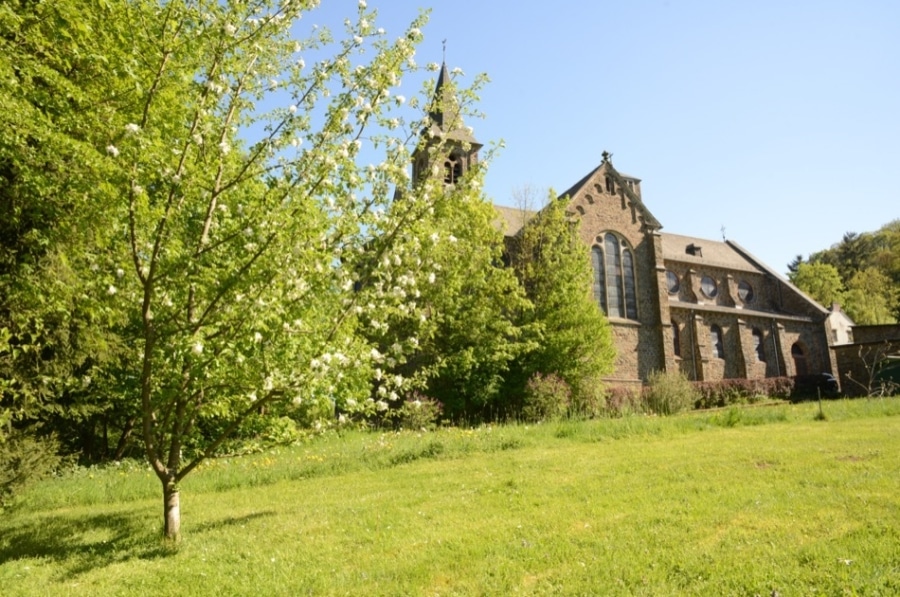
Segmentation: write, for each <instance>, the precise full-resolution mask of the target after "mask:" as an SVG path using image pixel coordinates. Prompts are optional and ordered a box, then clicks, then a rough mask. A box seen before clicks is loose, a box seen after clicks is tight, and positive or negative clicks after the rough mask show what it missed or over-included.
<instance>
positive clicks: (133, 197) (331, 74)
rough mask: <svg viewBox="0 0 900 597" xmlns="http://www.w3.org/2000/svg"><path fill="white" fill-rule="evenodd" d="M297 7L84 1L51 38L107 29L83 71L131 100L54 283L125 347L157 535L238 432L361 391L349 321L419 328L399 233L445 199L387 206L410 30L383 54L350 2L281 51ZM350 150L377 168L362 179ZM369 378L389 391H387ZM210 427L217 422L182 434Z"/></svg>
mask: <svg viewBox="0 0 900 597" xmlns="http://www.w3.org/2000/svg"><path fill="white" fill-rule="evenodd" d="M27 4H28V6H29V7H30V6H32V5H31V3H27ZM62 4H64V3H60V5H62ZM24 5H25V4H23V6H24ZM316 5H318V1H317V0H306V1H288V2H284V1H276V0H260V1H257V2H252V3H246V2H240V1H237V0H235V1H233V2H232V1H228V2H217V1H211V0H176V1H172V2H165V3H160V2H155V1H153V0H146V1H141V0H138V1H125V0H120V1H116V2H109V3H93V2H91V3H84V5H80V6H79V7H78V8H79V12H77V13H73V14H70V15H68V17H70V18H66V19H60V20H59V21H58V22H56V23H54V24H53V26H52V27H50V30H51V32H52V36H55V38H59V39H67V38H68V37H70V36H73V35H75V33H73V31H74V32H77V31H80V30H81V28H83V27H84V26H85V23H94V22H96V23H98V24H99V23H100V22H104V21H108V22H109V23H110V30H111V31H114V32H115V35H114V37H115V41H116V44H113V47H112V49H110V50H109V51H108V52H106V51H105V50H104V48H105V46H103V47H101V48H100V49H98V50H97V51H98V52H100V53H99V54H97V55H95V56H92V59H93V60H95V61H101V62H103V68H104V69H105V71H106V72H110V73H113V74H114V77H115V78H116V80H117V81H118V82H117V83H116V84H115V85H111V86H110V87H109V92H110V93H112V94H113V95H114V96H115V94H116V92H117V90H122V92H123V94H124V95H125V96H127V97H128V98H129V101H130V104H128V105H127V106H124V107H120V106H119V105H118V104H116V103H115V102H113V103H112V104H111V105H110V106H109V107H108V109H107V110H106V111H105V112H104V114H103V115H102V118H98V121H97V123H93V124H92V125H91V126H89V127H88V128H89V130H90V132H91V134H90V135H89V138H88V139H87V140H86V141H85V144H86V146H87V147H89V148H90V150H91V151H90V152H89V155H90V157H91V159H93V160H94V161H95V162H97V163H98V164H99V167H100V168H101V169H102V171H103V176H102V177H100V176H95V177H92V178H90V179H89V182H88V183H86V184H85V185H84V187H83V189H82V190H83V196H84V198H85V200H86V205H87V206H91V201H93V200H99V203H100V204H101V205H102V206H103V209H94V210H92V211H88V210H85V213H86V214H87V217H91V218H95V219H94V222H95V225H96V226H99V227H100V228H99V230H100V231H101V232H102V233H101V234H98V235H95V236H94V238H91V239H90V242H89V243H87V245H86V248H84V250H83V251H82V253H83V255H84V256H85V257H84V260H85V265H86V267H84V268H77V269H75V270H73V275H75V276H81V278H82V279H83V280H85V282H84V283H82V284H80V285H79V286H78V289H79V291H80V292H81V293H82V294H85V295H87V296H89V297H90V301H91V304H92V305H94V304H96V305H100V306H101V307H103V308H104V309H108V313H109V315H108V316H105V318H101V319H99V320H98V321H97V323H98V328H99V329H102V330H105V331H108V332H109V334H110V335H111V336H112V337H121V338H123V339H124V340H125V341H124V342H122V346H121V347H120V350H121V351H123V354H122V357H121V358H117V359H115V360H114V361H112V362H113V363H114V366H109V367H105V368H104V369H103V373H104V375H105V376H106V377H108V379H109V383H108V384H107V387H108V388H110V389H111V390H112V391H113V394H114V395H115V396H118V397H120V399H121V400H122V402H124V403H125V404H128V405H131V406H132V407H133V408H134V412H135V413H136V415H137V421H138V428H139V429H140V436H141V438H142V442H143V446H144V451H145V454H146V457H147V460H148V462H149V464H150V466H151V468H152V470H153V471H154V472H155V474H156V476H157V478H158V479H159V481H160V484H161V488H162V494H163V514H164V532H165V535H166V536H167V537H169V538H171V539H174V538H177V537H178V536H179V533H180V524H181V518H180V490H179V486H180V483H181V481H183V480H184V478H185V477H186V476H187V475H189V474H190V473H191V471H193V470H194V469H195V468H196V467H197V466H198V465H199V464H200V462H202V461H203V459H205V458H207V457H209V456H210V455H213V454H215V452H216V450H217V449H218V448H219V446H221V445H222V443H223V442H224V441H225V440H226V439H227V438H228V437H229V436H230V434H232V433H233V432H234V431H235V430H236V429H237V428H238V427H239V426H240V425H241V423H242V421H243V420H245V419H246V418H247V417H249V416H251V415H252V414H253V413H257V412H259V411H261V410H263V409H266V408H268V407H269V406H270V405H274V404H276V403H285V402H289V401H298V400H303V399H306V398H308V397H312V396H319V397H321V396H325V397H328V398H332V399H333V398H334V397H336V396H339V395H341V393H342V392H344V391H345V390H346V388H347V387H357V388H358V387H363V386H365V385H366V384H367V383H368V379H367V376H368V375H369V374H371V373H373V372H374V371H375V369H376V368H377V367H376V365H377V362H376V361H377V359H376V357H375V356H374V352H373V351H371V347H370V346H368V345H367V343H366V342H365V341H364V340H363V339H362V338H361V337H360V336H359V335H358V334H356V328H357V326H358V325H359V323H360V322H372V321H374V320H377V319H378V318H380V317H382V315H383V314H386V313H390V312H392V311H395V310H401V309H405V310H406V311H407V312H410V313H415V314H417V315H424V311H422V308H421V307H420V306H419V305H418V304H417V302H416V300H415V299H416V297H415V293H414V292H411V290H412V289H413V288H414V287H415V286H418V285H421V284H424V283H427V281H426V280H425V279H421V278H422V276H427V273H426V272H424V271H420V269H418V268H417V267H416V266H415V265H414V264H415V262H416V257H417V255H416V252H415V243H414V242H413V241H411V240H408V238H407V237H408V235H407V234H406V232H405V231H407V230H408V229H411V227H412V226H413V224H414V223H415V222H416V221H417V220H418V219H420V218H421V217H422V216H423V214H427V213H429V212H430V211H431V210H434V209H435V208H438V207H439V206H440V204H441V202H442V201H444V200H445V195H444V194H442V193H437V192H433V191H434V189H433V188H431V187H430V186H428V185H425V186H422V187H417V188H416V189H414V190H413V191H410V192H408V193H406V194H405V195H404V196H403V200H402V201H394V200H393V199H394V189H395V188H397V187H401V186H402V187H406V186H407V185H408V182H409V173H408V169H407V165H408V164H409V161H410V154H411V147H412V146H413V145H414V144H415V142H416V141H417V134H416V133H417V132H418V131H419V130H420V129H421V126H422V123H421V122H420V121H416V122H410V123H408V124H407V123H406V121H405V119H404V117H403V112H402V110H404V109H405V108H404V107H403V104H404V102H405V99H404V98H403V96H400V95H395V94H394V90H395V88H396V86H397V85H399V84H400V81H401V78H402V77H403V75H404V74H406V73H408V72H409V71H410V70H414V69H417V68H418V67H417V66H416V65H415V62H414V59H413V56H414V53H415V47H416V45H417V44H418V43H419V42H420V41H421V39H422V33H421V31H420V27H422V26H423V25H424V23H425V21H426V15H424V14H423V15H420V16H419V18H417V19H416V20H414V21H413V22H412V24H411V25H410V27H409V28H408V29H407V30H406V31H405V32H404V33H403V34H402V35H401V36H400V37H399V38H397V39H395V40H394V41H389V40H388V39H387V37H386V35H385V33H384V31H383V30H381V29H378V28H376V26H375V16H376V15H375V13H374V11H371V10H369V9H368V8H367V6H366V3H365V1H363V0H360V2H359V8H358V12H357V14H356V17H355V19H351V20H349V21H348V22H347V25H346V32H345V33H346V34H345V36H344V37H343V38H342V39H340V40H338V41H334V39H333V38H332V37H331V34H330V32H328V31H327V30H324V29H313V30H312V33H311V34H310V36H309V37H306V38H303V39H296V33H297V31H298V30H299V27H300V23H299V21H300V17H301V16H302V14H303V13H304V12H305V11H307V10H309V9H311V8H313V7H314V6H316ZM4 14H5V13H4ZM48 45H49V44H48ZM117 48H118V49H117ZM122 48H124V49H125V50H122ZM35 55H36V56H37V62H36V64H37V65H38V66H41V64H42V63H41V57H40V52H35ZM317 56H318V57H320V58H318V59H316V60H314V58H315V57H317ZM307 59H308V60H309V61H310V64H308V65H307V64H306V62H305V61H306V60H307ZM76 87H77V85H76ZM463 96H464V97H465V98H469V97H471V94H469V93H464V94H463ZM92 99H94V100H95V101H98V102H99V103H102V96H98V97H94V98H92ZM263 102H267V103H268V105H269V106H272V105H275V106H276V107H274V108H272V109H270V110H268V111H265V110H264V109H263ZM411 103H412V102H411ZM120 108H121V109H120ZM72 111H73V107H72V106H63V107H62V108H61V112H62V113H63V114H64V115H70V114H71V113H72ZM94 125H95V126H94ZM49 128H51V129H52V127H49ZM407 130H411V131H415V132H416V133H413V134H409V133H402V131H407ZM398 132H400V133H401V134H400V135H398V134H397V133H398ZM76 134H77V133H76V131H68V134H67V136H65V137H64V138H63V142H65V141H67V140H68V139H69V138H70V137H74V136H76ZM247 136H250V137H251V138H252V141H251V142H249V143H248V142H245V141H244V139H245V138H247ZM10 146H11V147H13V150H12V152H13V153H16V152H25V151H27V144H22V143H19V144H18V145H16V141H15V140H13V141H11V142H10ZM438 149H440V147H438ZM364 153H366V154H370V155H377V154H379V153H380V154H382V155H383V156H384V157H383V159H382V160H381V161H380V163H377V164H373V165H370V166H362V165H360V164H358V163H357V162H358V161H361V156H362V155H363V154H364ZM463 184H465V182H464V181H461V182H460V185H463ZM462 191H463V189H462V188H461V189H460V192H462ZM87 228H89V229H93V227H90V226H88V227H87ZM420 311H422V312H421V313H420ZM410 343H412V340H411V341H410ZM81 383H84V382H81ZM385 383H386V384H387V388H388V389H389V390H390V391H401V390H402V389H403V385H404V380H403V379H402V377H400V376H396V377H394V378H391V379H390V380H385ZM126 416H127V413H126ZM209 417H215V418H216V420H217V421H219V425H218V426H216V428H215V431H214V433H212V434H211V435H210V434H201V433H200V432H199V427H200V425H201V423H202V422H203V421H204V419H205V418H209Z"/></svg>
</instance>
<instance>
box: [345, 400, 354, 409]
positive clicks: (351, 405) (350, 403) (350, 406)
mask: <svg viewBox="0 0 900 597" xmlns="http://www.w3.org/2000/svg"><path fill="white" fill-rule="evenodd" d="M346 405H347V408H353V407H355V406H356V400H354V399H353V398H347V402H346Z"/></svg>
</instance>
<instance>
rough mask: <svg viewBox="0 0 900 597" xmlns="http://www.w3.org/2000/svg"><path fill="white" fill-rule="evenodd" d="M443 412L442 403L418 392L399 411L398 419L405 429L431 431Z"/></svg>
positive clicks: (397, 413)
mask: <svg viewBox="0 0 900 597" xmlns="http://www.w3.org/2000/svg"><path fill="white" fill-rule="evenodd" d="M443 410H444V407H443V405H442V404H441V403H440V402H438V401H437V400H435V399H433V398H429V397H427V396H423V395H421V394H419V393H418V392H416V393H414V394H413V395H412V396H410V397H409V398H408V399H407V400H406V402H404V403H403V406H401V407H400V408H399V409H398V410H397V412H396V417H397V420H398V422H399V425H400V427H402V428H403V429H426V430H430V429H434V426H435V425H436V424H437V422H438V419H440V417H441V413H442V412H443Z"/></svg>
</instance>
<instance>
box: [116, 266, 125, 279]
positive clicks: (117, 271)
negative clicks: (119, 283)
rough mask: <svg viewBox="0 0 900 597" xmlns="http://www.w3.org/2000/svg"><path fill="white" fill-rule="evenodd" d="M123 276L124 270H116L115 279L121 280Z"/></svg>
mask: <svg viewBox="0 0 900 597" xmlns="http://www.w3.org/2000/svg"><path fill="white" fill-rule="evenodd" d="M124 275H125V270H123V269H122V268H121V267H120V268H118V269H117V270H116V277H117V278H121V277H122V276H124Z"/></svg>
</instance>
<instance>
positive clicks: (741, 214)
mask: <svg viewBox="0 0 900 597" xmlns="http://www.w3.org/2000/svg"><path fill="white" fill-rule="evenodd" d="M423 1H427V0H423ZM356 4H357V0H323V3H322V7H321V9H320V10H319V11H318V12H316V13H313V14H311V15H308V17H307V18H306V19H304V21H306V22H307V23H309V21H313V22H317V19H318V20H321V21H323V22H328V18H329V17H333V16H335V15H340V16H353V15H354V14H355V11H356ZM368 6H369V8H376V9H378V11H379V18H378V20H377V25H378V26H380V27H384V28H385V29H386V30H387V32H388V34H389V36H390V37H394V36H397V35H400V34H401V33H402V32H403V30H404V29H405V27H406V25H407V24H408V23H409V21H410V20H411V19H412V18H413V17H414V16H415V15H416V14H417V12H418V9H419V8H420V7H423V8H428V7H429V6H428V5H427V4H424V3H423V2H420V1H418V0H415V1H413V0H368ZM430 8H431V9H432V12H431V18H430V22H429V24H428V26H427V27H426V28H424V29H423V32H424V34H425V41H424V43H423V44H422V45H421V46H420V49H419V52H418V54H417V60H418V61H419V63H420V64H425V63H426V62H432V61H434V62H440V61H441V57H442V49H441V48H442V40H444V39H446V40H447V53H446V62H447V65H448V67H450V68H454V67H460V68H461V69H463V71H464V72H465V73H466V78H464V79H462V81H461V83H462V84H466V83H467V82H471V78H472V76H473V75H474V74H476V73H477V72H486V73H487V74H488V75H489V76H490V78H491V83H490V84H489V85H488V87H487V88H486V89H485V90H484V91H483V93H482V95H481V97H482V101H481V104H480V106H479V107H480V109H481V110H482V111H483V112H484V113H485V114H486V118H485V119H484V120H479V121H469V122H467V124H469V125H471V126H473V127H474V128H475V136H476V137H477V138H478V140H479V141H481V142H482V143H490V142H497V141H500V140H502V141H503V142H504V143H505V149H503V150H502V151H501V152H500V154H499V156H498V157H497V159H496V160H495V161H494V163H493V164H492V165H491V168H490V170H489V172H488V175H487V180H486V187H485V188H486V192H487V193H488V195H489V197H490V198H491V199H492V200H493V201H494V202H495V203H499V204H504V205H513V204H514V202H513V199H512V195H513V193H514V191H515V190H516V189H517V188H521V187H523V186H531V187H536V188H538V189H546V188H551V187H552V188H553V189H555V190H556V191H563V190H565V189H567V188H568V187H569V186H571V185H572V184H573V183H575V182H576V181H577V180H579V179H580V178H581V177H582V176H584V175H585V174H587V173H588V172H589V171H590V170H592V169H593V168H594V167H595V166H597V165H598V164H599V163H600V161H601V153H602V152H603V151H604V150H608V151H610V152H612V153H613V154H614V155H613V159H612V161H613V164H614V165H615V166H616V168H617V169H618V170H619V171H621V172H624V173H627V174H629V175H632V176H636V177H638V178H640V179H642V183H641V187H642V193H643V200H644V203H645V204H646V206H647V207H648V208H649V210H650V211H651V212H652V213H653V214H654V215H655V216H656V218H657V219H658V220H659V221H660V222H661V223H662V224H663V230H664V231H667V232H673V233H677V234H685V235H690V236H698V237H701V238H709V239H715V240H721V238H722V227H723V226H724V228H725V236H726V237H727V238H728V239H729V240H734V241H736V242H738V243H739V244H741V245H742V246H743V247H744V248H746V249H747V250H749V251H750V252H751V253H752V254H754V255H756V256H757V257H758V258H760V259H761V260H762V261H764V262H765V263H767V264H768V265H769V266H771V267H772V268H774V269H775V270H776V271H778V272H781V273H783V272H785V271H786V269H787V268H786V264H787V263H788V262H789V261H790V260H791V259H792V258H793V257H794V256H795V255H797V254H802V255H803V256H804V257H806V256H808V255H809V254H810V253H812V252H815V251H818V250H821V249H825V248H827V247H829V246H830V245H832V244H834V243H836V242H838V241H840V239H841V237H842V236H843V234H844V233H845V232H849V231H852V232H867V231H874V230H877V229H878V228H880V227H881V226H882V225H884V224H886V223H887V222H889V221H891V220H894V219H897V218H900V190H898V188H900V183H898V181H897V173H898V172H900V114H898V110H900V1H897V0H858V1H856V2H847V1H846V0H844V1H840V2H838V1H834V0H755V1H753V2H750V1H737V0H703V1H701V0H627V1H626V0H619V1H616V2H613V1H609V0H593V1H589V0H555V1H553V2H547V1H542V2H538V1H527V0H526V1H519V2H512V1H505V0H504V1H498V0H494V1H491V0H477V1H476V0H453V1H447V0H431V5H430ZM338 22H339V21H338ZM337 32H338V31H337V30H335V33H337ZM417 88H418V86H417V85H410V88H409V89H407V87H406V86H405V85H404V93H407V94H408V95H411V94H412V92H414V91H415V90H416V89H417Z"/></svg>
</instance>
